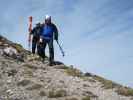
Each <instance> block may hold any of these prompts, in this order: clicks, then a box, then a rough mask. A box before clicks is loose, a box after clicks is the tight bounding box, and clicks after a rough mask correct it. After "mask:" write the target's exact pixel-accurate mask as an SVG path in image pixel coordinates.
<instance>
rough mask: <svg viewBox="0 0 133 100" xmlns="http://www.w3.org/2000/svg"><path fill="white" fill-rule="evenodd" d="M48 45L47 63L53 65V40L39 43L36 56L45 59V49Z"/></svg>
mask: <svg viewBox="0 0 133 100" xmlns="http://www.w3.org/2000/svg"><path fill="white" fill-rule="evenodd" d="M47 44H48V47H49V56H50V57H49V62H50V63H53V62H54V46H53V39H51V40H45V39H44V40H43V42H42V43H39V45H38V54H39V56H41V57H42V58H43V59H45V49H46V46H47Z"/></svg>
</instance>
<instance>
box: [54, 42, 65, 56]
mask: <svg viewBox="0 0 133 100" xmlns="http://www.w3.org/2000/svg"><path fill="white" fill-rule="evenodd" d="M56 42H57V44H58V46H59V48H60V51H61V53H62V56H63V57H64V56H65V52H64V50H63V49H62V47H61V45H60V44H59V41H58V40H56Z"/></svg>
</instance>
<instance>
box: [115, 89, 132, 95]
mask: <svg viewBox="0 0 133 100" xmlns="http://www.w3.org/2000/svg"><path fill="white" fill-rule="evenodd" d="M116 92H117V93H118V94H119V95H124V96H133V89H131V88H128V87H120V88H118V89H117V90H116Z"/></svg>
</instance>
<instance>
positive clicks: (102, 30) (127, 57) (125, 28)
mask: <svg viewBox="0 0 133 100" xmlns="http://www.w3.org/2000/svg"><path fill="white" fill-rule="evenodd" d="M132 5H133V0H0V16H1V18H0V34H1V35H3V36H5V37H7V38H8V39H10V40H12V41H14V42H17V43H20V44H22V45H23V46H24V47H25V48H26V49H28V42H27V37H28V17H29V16H33V27H34V26H35V24H36V23H38V22H41V23H43V22H44V17H45V15H46V14H49V15H51V16H52V21H53V23H55V24H56V25H57V27H58V30H59V41H60V44H61V45H62V47H63V49H64V51H65V54H66V56H65V57H64V58H63V57H62V56H61V53H60V50H59V48H58V45H57V44H56V42H54V47H55V59H56V60H59V61H62V62H64V63H65V64H67V65H74V66H75V67H76V68H79V69H81V70H82V71H83V72H91V73H94V74H97V75H100V76H102V77H105V78H107V79H110V80H113V81H115V82H117V83H120V84H123V85H126V86H130V87H133V77H132V76H133V44H132V43H133V28H132V27H133V22H132V21H133V6H132ZM47 53H48V52H47Z"/></svg>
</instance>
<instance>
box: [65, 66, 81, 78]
mask: <svg viewBox="0 0 133 100" xmlns="http://www.w3.org/2000/svg"><path fill="white" fill-rule="evenodd" d="M65 72H66V73H67V74H68V75H70V76H74V77H83V73H82V72H81V71H80V70H78V69H76V68H66V69H65Z"/></svg>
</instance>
